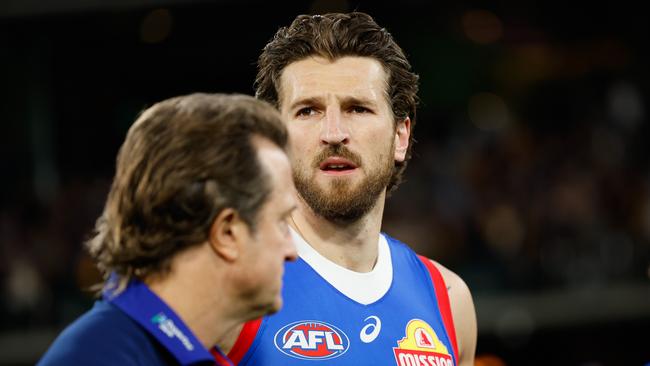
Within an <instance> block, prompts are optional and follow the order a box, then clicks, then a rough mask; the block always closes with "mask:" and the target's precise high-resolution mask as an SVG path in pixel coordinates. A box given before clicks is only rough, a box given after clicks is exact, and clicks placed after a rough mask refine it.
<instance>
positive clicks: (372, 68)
mask: <svg viewBox="0 0 650 366" xmlns="http://www.w3.org/2000/svg"><path fill="white" fill-rule="evenodd" d="M279 86H280V90H279V94H280V95H279V96H280V98H281V103H284V102H289V103H291V102H293V101H295V100H296V99H308V98H320V97H323V96H325V95H327V94H335V96H338V97H345V98H356V99H368V98H373V99H379V98H381V97H384V96H385V93H386V89H387V75H386V71H385V70H384V67H383V66H382V64H381V63H380V62H379V61H377V60H376V59H374V58H370V57H358V56H346V57H341V58H337V59H335V60H329V59H326V58H323V57H309V58H306V59H303V60H300V61H296V62H293V63H291V64H289V65H287V67H285V69H284V70H283V72H282V75H281V77H280V85H279Z"/></svg>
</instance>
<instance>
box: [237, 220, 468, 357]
mask: <svg viewBox="0 0 650 366" xmlns="http://www.w3.org/2000/svg"><path fill="white" fill-rule="evenodd" d="M293 235H294V241H295V243H296V247H297V249H298V253H299V255H300V257H299V259H298V260H297V261H295V262H290V263H287V264H286V266H285V275H284V284H283V290H282V294H283V298H284V305H283V307H282V309H281V310H280V312H278V313H276V314H273V315H270V316H266V317H264V318H262V319H260V320H257V321H253V322H249V323H247V324H246V325H245V326H244V329H243V330H242V332H241V334H240V337H239V339H238V340H237V343H236V344H235V346H234V347H233V349H232V351H231V352H230V354H229V357H230V358H231V359H232V360H233V362H234V363H236V364H239V365H399V366H428V365H432V366H455V365H456V363H457V358H458V356H457V355H458V351H457V347H456V339H455V331H454V328H453V321H452V318H451V312H450V308H449V298H448V296H447V289H446V287H445V284H444V281H443V280H442V276H441V275H440V273H439V272H438V270H437V268H435V266H434V265H433V263H431V261H429V260H428V259H426V258H424V257H419V256H418V255H417V254H415V253H414V252H413V251H412V250H411V249H410V248H408V247H407V246H406V245H405V244H403V243H401V242H399V241H397V240H395V239H393V238H390V237H389V236H387V235H380V240H379V243H378V245H379V247H378V249H379V250H378V252H379V255H378V259H377V263H376V265H375V268H374V269H373V270H372V271H371V272H369V273H357V272H353V271H349V270H347V269H345V268H343V267H340V266H338V265H336V264H335V263H333V262H331V261H329V260H327V259H326V258H324V257H322V256H321V255H320V254H318V253H317V252H316V251H315V250H314V249H313V248H312V247H311V246H309V244H307V243H306V242H305V241H304V240H303V239H302V238H301V237H300V236H299V235H298V234H297V233H295V232H293ZM319 361H320V362H319Z"/></svg>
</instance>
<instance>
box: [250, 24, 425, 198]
mask: <svg viewBox="0 0 650 366" xmlns="http://www.w3.org/2000/svg"><path fill="white" fill-rule="evenodd" d="M309 56H321V57H325V58H327V59H329V60H335V59H337V58H341V57H345V56H362V57H371V58H374V59H376V60H378V61H379V62H380V63H381V64H382V66H383V67H384V70H385V71H386V73H387V75H388V80H386V81H387V89H388V90H386V94H387V96H388V101H389V102H390V104H391V108H392V111H393V116H394V118H395V121H396V122H397V121H400V120H404V119H405V118H407V117H410V118H411V137H410V141H409V147H408V150H407V152H406V159H405V160H404V162H396V163H395V167H394V169H393V176H392V178H391V181H390V183H389V185H388V190H389V191H391V190H393V189H394V188H396V187H397V186H398V185H399V183H401V181H402V175H403V172H404V170H405V169H406V165H407V163H408V160H409V159H410V158H411V151H412V146H413V143H414V139H413V136H414V135H413V129H414V127H415V122H416V120H415V117H416V108H417V104H418V96H417V92H418V76H417V75H416V74H415V73H414V72H413V71H411V64H410V63H409V61H408V60H407V59H406V56H405V55H404V52H403V51H402V49H401V48H400V47H399V46H398V45H397V43H395V40H393V37H392V36H391V34H390V33H388V31H387V30H386V29H384V28H381V27H380V26H379V25H377V23H375V21H374V20H373V19H372V17H371V16H370V15H368V14H364V13H360V12H353V13H348V14H341V13H332V14H324V15H300V16H298V17H297V18H296V19H295V20H294V21H293V22H292V23H291V25H290V26H288V27H282V28H280V29H279V30H278V31H277V33H276V34H275V36H274V37H273V38H272V39H271V41H270V42H269V43H268V44H267V45H266V47H264V50H263V51H262V54H261V55H260V57H259V60H258V72H257V78H256V79H255V95H256V96H257V98H259V99H262V100H265V101H267V102H270V103H271V104H273V105H275V106H276V107H279V105H280V99H279V95H280V77H281V76H282V71H283V70H284V68H285V67H287V66H288V65H289V64H291V63H292V62H296V61H300V60H302V59H305V58H307V57H309Z"/></svg>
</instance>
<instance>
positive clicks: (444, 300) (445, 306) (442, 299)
mask: <svg viewBox="0 0 650 366" xmlns="http://www.w3.org/2000/svg"><path fill="white" fill-rule="evenodd" d="M418 258H419V259H420V261H422V263H423V264H424V266H425V267H426V268H427V270H429V274H431V282H433V288H434V290H435V292H436V298H437V299H438V305H439V307H440V314H441V315H442V322H443V323H444V326H445V330H446V331H447V335H448V336H449V341H450V342H451V347H452V348H453V352H454V358H455V359H456V362H457V363H458V344H457V343H456V328H455V327H454V319H453V317H452V315H451V305H450V304H449V294H448V293H447V285H445V280H444V279H443V278H442V275H441V274H440V271H439V270H438V268H436V266H435V265H434V264H433V262H431V260H430V259H429V258H427V257H425V256H422V255H418Z"/></svg>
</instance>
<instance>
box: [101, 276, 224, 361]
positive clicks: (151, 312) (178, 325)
mask: <svg viewBox="0 0 650 366" xmlns="http://www.w3.org/2000/svg"><path fill="white" fill-rule="evenodd" d="M116 280H117V276H114V275H113V276H111V278H110V279H109V282H111V281H114V282H113V283H115V284H117V281H116ZM109 287H110V286H109ZM114 288H115V287H110V288H109V289H108V290H105V291H104V293H103V298H104V300H106V301H108V302H110V303H112V304H113V305H115V306H116V307H117V308H118V309H120V310H122V311H123V312H124V313H126V314H127V315H128V316H129V317H130V318H132V319H133V320H135V321H136V322H137V323H138V324H140V325H141V326H142V327H143V328H144V329H146V330H147V332H149V333H150V334H151V335H152V336H153V337H154V338H156V340H158V342H160V344H162V345H163V347H165V348H166V349H167V350H168V351H169V353H171V354H172V355H173V356H174V357H175V358H176V360H177V361H178V362H179V363H180V364H181V365H192V364H195V363H199V362H212V363H214V362H215V356H223V353H222V352H221V351H220V350H219V349H218V348H217V347H215V348H214V349H213V352H215V351H216V352H217V353H218V355H215V356H213V355H212V354H210V352H209V351H208V350H207V349H206V348H205V347H203V345H202V344H201V342H200V341H199V340H198V339H197V338H196V336H195V335H194V334H193V333H192V331H191V330H190V329H189V328H188V327H187V325H185V323H184V322H183V321H182V320H181V318H180V317H179V316H178V315H176V313H175V312H174V311H173V310H172V309H171V308H170V307H169V306H167V304H165V302H164V301H162V299H160V298H159V297H158V296H157V295H156V294H154V293H153V292H152V291H151V290H150V289H149V288H148V287H147V285H145V284H144V283H143V282H141V281H139V280H137V279H132V280H131V281H130V282H129V284H128V285H127V287H126V289H124V290H123V291H122V292H120V293H118V294H114ZM221 358H223V360H219V365H232V363H231V362H230V361H228V360H227V358H226V357H225V356H223V357H221ZM217 359H219V358H217Z"/></svg>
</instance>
